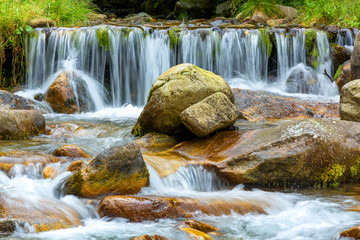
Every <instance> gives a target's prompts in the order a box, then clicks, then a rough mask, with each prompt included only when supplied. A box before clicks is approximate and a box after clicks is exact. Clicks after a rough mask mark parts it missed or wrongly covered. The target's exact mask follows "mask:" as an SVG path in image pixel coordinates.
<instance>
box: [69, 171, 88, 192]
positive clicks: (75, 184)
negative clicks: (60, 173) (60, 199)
mask: <svg viewBox="0 0 360 240" xmlns="http://www.w3.org/2000/svg"><path fill="white" fill-rule="evenodd" d="M84 183H85V180H84V178H83V176H82V174H81V171H79V172H76V173H74V175H72V176H71V177H70V178H69V180H68V181H67V182H66V183H65V188H64V193H65V194H70V195H75V196H81V195H82V194H81V190H82V188H83V185H84Z"/></svg>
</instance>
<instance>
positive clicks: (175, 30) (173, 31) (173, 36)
mask: <svg viewBox="0 0 360 240" xmlns="http://www.w3.org/2000/svg"><path fill="white" fill-rule="evenodd" d="M181 31H182V28H181V27H172V28H170V29H169V31H168V35H169V39H170V48H171V49H175V48H176V47H177V46H178V43H179V37H180V34H181Z"/></svg>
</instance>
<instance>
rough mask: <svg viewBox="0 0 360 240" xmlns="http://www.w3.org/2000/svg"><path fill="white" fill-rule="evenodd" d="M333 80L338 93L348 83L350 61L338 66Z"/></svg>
mask: <svg viewBox="0 0 360 240" xmlns="http://www.w3.org/2000/svg"><path fill="white" fill-rule="evenodd" d="M334 79H335V81H336V85H337V86H338V88H339V91H340V90H341V88H342V87H343V86H344V85H345V84H347V83H348V82H349V81H350V61H346V62H345V63H344V64H342V65H340V66H339V68H338V70H337V71H336V73H335V76H334Z"/></svg>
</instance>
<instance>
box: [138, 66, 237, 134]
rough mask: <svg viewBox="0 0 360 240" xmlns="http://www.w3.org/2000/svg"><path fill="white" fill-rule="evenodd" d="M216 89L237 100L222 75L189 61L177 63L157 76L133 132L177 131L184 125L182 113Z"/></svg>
mask: <svg viewBox="0 0 360 240" xmlns="http://www.w3.org/2000/svg"><path fill="white" fill-rule="evenodd" d="M216 92H222V93H223V94H225V95H226V96H227V97H228V98H229V99H230V101H231V102H234V97H233V94H232V92H231V88H230V86H229V85H228V84H227V82H226V81H225V80H224V79H223V78H222V77H220V76H218V75H216V74H214V73H212V72H209V71H206V70H204V69H201V68H199V67H197V66H195V65H193V64H189V63H184V64H180V65H177V66H174V67H172V68H170V69H169V70H168V71H166V72H164V73H163V74H161V75H160V76H159V77H158V78H157V79H156V80H155V82H154V84H153V86H152V89H151V90H150V93H149V97H148V101H147V103H146V106H145V108H144V110H143V111H142V113H141V115H140V117H139V118H138V121H137V123H136V124H135V126H134V128H133V129H132V134H134V135H137V136H141V135H144V134H145V133H148V132H159V133H164V134H168V135H174V134H175V133H176V132H178V131H179V130H182V129H183V126H182V123H181V119H180V113H181V112H182V111H184V110H185V109H186V108H188V107H190V106H191V105H193V104H195V103H198V102H200V101H201V100H203V99H204V98H206V97H208V96H210V95H212V94H214V93H216Z"/></svg>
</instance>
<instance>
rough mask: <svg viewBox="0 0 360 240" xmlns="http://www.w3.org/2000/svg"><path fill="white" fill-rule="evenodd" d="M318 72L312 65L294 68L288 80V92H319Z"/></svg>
mask: <svg viewBox="0 0 360 240" xmlns="http://www.w3.org/2000/svg"><path fill="white" fill-rule="evenodd" d="M318 85H319V83H318V79H317V73H316V72H315V71H314V70H312V69H311V68H310V67H305V68H302V67H298V68H293V69H292V71H291V72H290V75H289V77H288V79H287V80H286V92H289V93H306V94H310V93H311V94H319V93H318V89H319V86H318Z"/></svg>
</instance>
